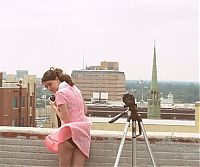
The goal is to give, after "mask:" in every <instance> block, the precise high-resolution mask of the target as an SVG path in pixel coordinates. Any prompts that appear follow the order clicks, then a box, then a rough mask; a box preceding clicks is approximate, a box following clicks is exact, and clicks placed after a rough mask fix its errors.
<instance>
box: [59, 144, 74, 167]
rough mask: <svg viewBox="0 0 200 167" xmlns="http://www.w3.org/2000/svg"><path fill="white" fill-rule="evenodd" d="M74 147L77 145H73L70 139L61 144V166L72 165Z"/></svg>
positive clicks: (68, 166)
mask: <svg viewBox="0 0 200 167" xmlns="http://www.w3.org/2000/svg"><path fill="white" fill-rule="evenodd" d="M74 149H75V147H74V146H72V145H71V144H70V143H69V142H68V141H65V142H63V143H61V144H59V146H58V153H59V167H70V164H71V161H72V153H73V151H74Z"/></svg>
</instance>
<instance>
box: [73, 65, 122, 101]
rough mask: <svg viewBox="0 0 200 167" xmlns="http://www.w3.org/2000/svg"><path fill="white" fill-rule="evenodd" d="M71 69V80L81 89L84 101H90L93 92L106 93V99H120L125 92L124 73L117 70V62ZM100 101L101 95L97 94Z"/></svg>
mask: <svg viewBox="0 0 200 167" xmlns="http://www.w3.org/2000/svg"><path fill="white" fill-rule="evenodd" d="M94 67H95V66H91V68H90V67H87V68H86V70H73V71H72V74H71V77H72V80H73V82H74V83H75V84H76V85H77V87H78V88H79V89H80V90H81V92H82V95H83V98H84V100H85V101H91V99H92V98H93V94H94V93H99V95H101V94H102V93H104V94H108V101H121V100H122V95H123V94H124V93H125V74H124V72H121V71H119V70H118V63H117V62H101V66H100V67H98V66H96V67H97V68H94ZM91 69H92V70H91ZM99 102H101V96H99Z"/></svg>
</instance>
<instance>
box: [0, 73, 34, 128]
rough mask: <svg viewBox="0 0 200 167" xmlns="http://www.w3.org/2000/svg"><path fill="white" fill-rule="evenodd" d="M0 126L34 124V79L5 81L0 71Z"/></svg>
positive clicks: (32, 77) (25, 78)
mask: <svg viewBox="0 0 200 167" xmlns="http://www.w3.org/2000/svg"><path fill="white" fill-rule="evenodd" d="M0 126H35V80H34V76H26V77H24V79H23V80H19V81H5V80H3V74H2V73H0Z"/></svg>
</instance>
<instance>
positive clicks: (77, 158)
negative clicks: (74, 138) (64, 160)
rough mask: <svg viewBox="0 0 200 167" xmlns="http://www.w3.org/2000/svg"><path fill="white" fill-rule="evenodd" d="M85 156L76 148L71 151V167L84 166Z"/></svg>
mask: <svg viewBox="0 0 200 167" xmlns="http://www.w3.org/2000/svg"><path fill="white" fill-rule="evenodd" d="M85 160H86V156H85V155H84V154H83V153H82V152H81V150H79V148H76V149H75V150H74V152H73V158H72V167H84V165H85Z"/></svg>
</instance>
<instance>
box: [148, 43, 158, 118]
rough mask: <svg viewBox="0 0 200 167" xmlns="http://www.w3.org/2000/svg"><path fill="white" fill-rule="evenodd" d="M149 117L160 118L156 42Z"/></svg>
mask: <svg viewBox="0 0 200 167" xmlns="http://www.w3.org/2000/svg"><path fill="white" fill-rule="evenodd" d="M147 117H148V118H152V119H159V118H160V99H159V90H158V81H157V65H156V46H155V42H154V53H153V69H152V81H151V89H150V99H149V100H148V114H147Z"/></svg>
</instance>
